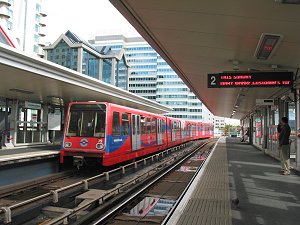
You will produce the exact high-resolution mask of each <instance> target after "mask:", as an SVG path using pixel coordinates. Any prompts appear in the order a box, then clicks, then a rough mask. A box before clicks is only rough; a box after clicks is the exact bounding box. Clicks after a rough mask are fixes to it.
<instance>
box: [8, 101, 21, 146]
mask: <svg viewBox="0 0 300 225" xmlns="http://www.w3.org/2000/svg"><path fill="white" fill-rule="evenodd" d="M18 103H19V102H18V100H12V103H11V113H10V120H9V124H8V129H9V136H7V138H5V146H6V147H14V145H15V144H16V140H17V120H18V119H19V115H18Z"/></svg>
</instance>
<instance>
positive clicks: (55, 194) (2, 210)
mask: <svg viewBox="0 0 300 225" xmlns="http://www.w3.org/2000/svg"><path fill="white" fill-rule="evenodd" d="M189 143H190V142H189ZM187 144H188V143H184V144H181V145H179V146H174V147H172V148H169V149H166V150H164V151H162V152H159V153H156V154H154V155H151V156H149V157H146V158H143V159H141V160H138V161H136V162H133V163H129V164H127V165H125V166H122V167H119V168H116V169H113V170H111V171H108V172H104V173H101V174H99V175H96V176H93V177H90V178H87V179H84V180H82V181H79V182H76V183H73V184H71V185H68V186H65V187H62V188H59V189H57V190H51V191H49V193H46V194H43V195H39V196H37V197H34V198H31V199H28V200H25V201H22V202H19V203H16V204H14V205H11V206H4V207H0V215H1V214H4V221H3V222H4V224H8V223H11V222H12V210H15V209H17V208H20V207H22V206H25V205H27V204H31V203H34V202H36V201H38V200H42V199H46V198H49V197H51V195H52V202H53V203H57V202H58V201H59V193H60V192H63V191H67V190H71V189H72V188H75V187H77V188H79V187H81V186H82V188H83V190H88V182H90V181H94V180H96V179H99V178H101V177H103V176H105V178H106V180H107V181H108V180H109V174H111V173H115V172H117V171H119V170H120V171H122V174H124V173H125V170H126V168H128V167H131V166H134V168H137V165H138V164H139V163H143V164H144V165H145V164H146V163H145V162H147V160H151V161H154V158H156V159H157V160H158V159H159V156H161V157H163V156H164V155H165V154H166V155H168V154H169V153H170V152H171V153H172V152H175V151H177V150H178V149H181V148H183V147H186V145H187ZM179 153H180V152H179ZM127 183H128V182H126V184H127ZM112 192H113V191H112ZM70 211H71V210H70Z"/></svg>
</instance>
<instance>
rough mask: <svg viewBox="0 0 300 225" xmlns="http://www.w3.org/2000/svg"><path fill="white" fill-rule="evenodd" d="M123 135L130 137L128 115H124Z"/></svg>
mask: <svg viewBox="0 0 300 225" xmlns="http://www.w3.org/2000/svg"><path fill="white" fill-rule="evenodd" d="M122 134H123V135H126V136H127V135H129V120H128V114H127V113H122Z"/></svg>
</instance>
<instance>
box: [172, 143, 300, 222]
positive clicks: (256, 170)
mask: <svg viewBox="0 0 300 225" xmlns="http://www.w3.org/2000/svg"><path fill="white" fill-rule="evenodd" d="M279 172H280V163H279V162H278V161H277V160H275V159H273V158H271V157H269V156H266V155H264V154H263V152H261V151H259V150H257V149H256V148H254V147H253V146H251V145H249V144H245V143H241V142H240V141H239V139H237V138H227V139H225V138H221V139H220V140H219V142H218V144H217V146H216V147H215V148H214V150H213V151H212V154H211V155H210V156H209V158H208V159H207V161H206V163H205V165H204V167H203V168H202V169H201V171H200V172H199V173H198V175H197V177H196V178H195V180H194V181H193V183H192V184H191V186H190V188H189V190H188V191H187V192H186V194H185V196H184V197H183V198H182V200H181V202H180V203H179V205H178V207H177V208H176V210H175V211H174V212H173V214H172V216H171V218H170V219H169V220H168V223H167V224H173V225H174V224H177V225H182V224H189V225H193V224H195V225H196V224H197V225H201V224H203V225H204V224H208V225H217V224H218V225H227V224H228V225H231V224H233V225H248V224H249V225H253V224H262V225H264V224H265V225H269V224H270V225H271V224H272V225H273V224H274V225H281V224H282V225H285V224H289V225H296V224H299V221H300V214H299V212H300V199H299V196H300V177H299V176H298V175H297V174H296V173H295V172H292V174H291V175H288V176H283V175H280V173H279ZM237 197H238V199H239V202H240V203H239V205H238V206H237V207H236V206H235V205H234V204H232V199H236V198H237Z"/></svg>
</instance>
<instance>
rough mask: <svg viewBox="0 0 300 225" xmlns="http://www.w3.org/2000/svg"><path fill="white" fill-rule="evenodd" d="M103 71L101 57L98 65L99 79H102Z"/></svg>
mask: <svg viewBox="0 0 300 225" xmlns="http://www.w3.org/2000/svg"><path fill="white" fill-rule="evenodd" d="M102 71H103V59H101V58H99V67H98V74H99V77H98V79H99V80H101V81H102Z"/></svg>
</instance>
